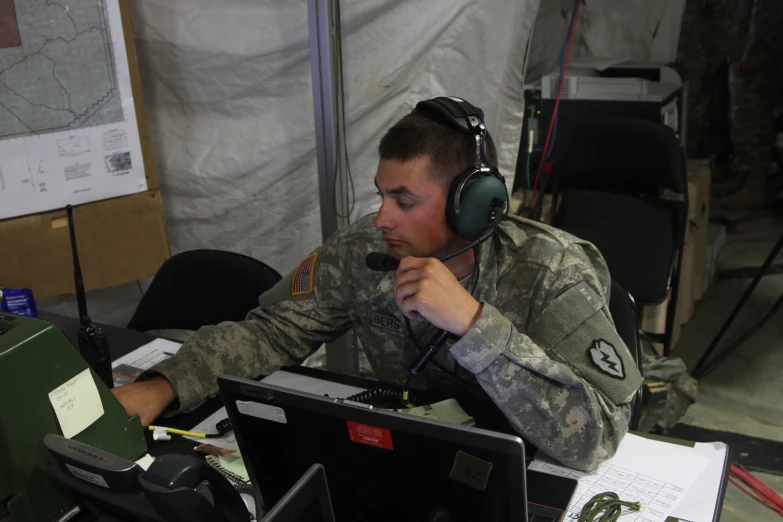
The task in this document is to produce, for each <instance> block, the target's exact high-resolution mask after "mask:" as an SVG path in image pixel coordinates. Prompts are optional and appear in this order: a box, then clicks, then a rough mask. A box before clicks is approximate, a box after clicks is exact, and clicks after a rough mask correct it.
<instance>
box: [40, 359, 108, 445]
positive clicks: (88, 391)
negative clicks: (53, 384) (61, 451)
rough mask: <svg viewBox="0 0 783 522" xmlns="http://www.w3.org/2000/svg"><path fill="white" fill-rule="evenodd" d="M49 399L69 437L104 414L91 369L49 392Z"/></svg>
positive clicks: (64, 432) (61, 426)
mask: <svg viewBox="0 0 783 522" xmlns="http://www.w3.org/2000/svg"><path fill="white" fill-rule="evenodd" d="M49 401H50V402H51V403H52V407H53V408H54V413H55V414H56V415H57V420H58V421H59V422H60V428H62V430H63V437H65V438H67V439H70V438H71V437H73V436H75V435H78V434H79V433H81V432H82V431H84V429H85V428H87V427H88V426H89V425H90V424H92V423H93V422H95V421H96V420H98V419H99V418H100V417H101V415H103V403H102V402H101V397H100V395H98V388H96V387H95V381H94V380H93V379H92V374H91V373H90V370H89V369H87V370H84V371H83V372H82V373H80V374H79V375H77V376H76V377H74V378H73V379H71V380H69V381H68V382H66V383H64V384H63V385H62V386H60V387H58V388H56V389H55V390H52V391H51V392H49Z"/></svg>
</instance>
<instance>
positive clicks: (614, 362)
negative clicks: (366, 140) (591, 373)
mask: <svg viewBox="0 0 783 522" xmlns="http://www.w3.org/2000/svg"><path fill="white" fill-rule="evenodd" d="M587 353H588V354H589V355H590V361H591V362H592V363H593V364H594V365H595V367H596V368H598V369H599V370H600V371H601V373H605V374H606V375H609V376H610V377H614V378H615V379H621V380H622V379H625V368H624V367H623V360H622V359H620V356H619V355H617V350H615V348H614V346H612V345H611V343H608V342H607V341H604V340H603V339H596V340H595V341H593V343H592V344H591V345H590V349H589V350H588V351H587Z"/></svg>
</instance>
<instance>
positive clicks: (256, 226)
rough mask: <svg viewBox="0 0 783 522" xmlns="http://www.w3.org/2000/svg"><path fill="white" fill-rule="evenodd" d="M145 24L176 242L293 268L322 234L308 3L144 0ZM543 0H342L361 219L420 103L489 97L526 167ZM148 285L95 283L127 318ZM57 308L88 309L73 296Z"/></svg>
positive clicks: (108, 312)
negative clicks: (377, 177)
mask: <svg viewBox="0 0 783 522" xmlns="http://www.w3.org/2000/svg"><path fill="white" fill-rule="evenodd" d="M132 7H133V15H134V19H133V22H134V27H135V38H136V45H137V51H138V55H139V63H140V68H141V74H142V80H143V83H144V95H145V102H146V105H147V111H148V115H149V124H150V133H151V137H152V143H153V151H154V156H155V160H156V164H157V168H158V173H159V182H160V186H161V193H162V199H163V205H164V210H165V217H166V227H167V232H168V235H169V238H170V241H171V247H172V252H173V253H176V252H180V251H184V250H190V249H194V248H217V249H226V250H232V251H236V252H241V253H244V254H247V255H251V256H253V257H256V258H258V259H261V260H263V261H265V262H267V263H268V264H270V265H271V266H273V267H275V268H276V269H277V270H278V271H280V272H281V273H286V272H288V271H290V270H291V269H292V268H293V267H294V266H295V265H296V263H297V262H298V260H299V259H301V258H302V257H304V256H306V255H307V254H308V253H309V252H310V251H311V250H312V249H314V248H315V247H317V246H318V245H319V244H321V233H320V231H321V227H320V221H319V220H320V213H319V196H318V184H317V179H318V178H317V172H316V158H315V140H314V132H315V131H314V128H315V126H314V121H313V103H312V87H311V80H310V62H309V60H310V54H309V41H308V26H307V22H308V20H307V3H306V2H305V1H304V0H300V1H285V2H280V1H274V0H224V1H222V2H214V1H212V2H210V1H207V0H187V1H185V0H134V2H132ZM537 10H538V0H427V1H424V0H417V1H408V2H399V1H396V0H344V1H342V2H341V14H342V36H343V44H342V48H343V74H344V85H345V107H346V121H347V122H348V125H347V144H348V152H349V157H350V161H351V173H352V177H353V181H354V186H355V205H354V210H353V212H352V219H355V218H357V217H359V216H361V215H364V214H366V213H368V212H372V211H373V210H376V209H377V207H378V205H379V200H378V199H377V197H376V196H375V187H374V184H373V177H374V174H375V169H376V167H377V152H376V149H377V143H378V141H379V140H380V138H381V136H382V134H383V132H384V131H385V129H386V128H388V127H389V126H390V125H391V124H392V123H393V122H394V121H395V120H397V119H399V118H400V117H402V116H403V115H404V114H405V113H407V112H408V111H410V110H411V109H412V108H413V107H414V105H415V103H416V102H417V101H419V100H421V99H425V98H428V97H432V96H438V95H444V94H447V95H455V96H462V97H464V98H466V99H468V100H470V101H471V102H472V103H474V104H476V105H478V106H480V107H482V108H483V109H484V111H485V114H486V120H487V124H488V127H489V130H490V132H491V133H492V134H493V137H494V138H495V141H496V143H497V144H498V149H499V150H498V153H499V159H500V168H501V171H502V172H505V173H508V176H507V178H508V183H509V186H510V185H511V183H512V182H513V179H512V178H513V172H514V169H515V163H516V153H517V149H518V144H519V139H520V132H521V122H522V111H523V106H522V90H523V89H522V85H523V81H524V71H525V64H526V59H527V53H528V47H529V41H530V37H531V33H532V26H533V22H534V20H535V19H536V14H537ZM141 286H142V285H141V284H140V285H125V286H124V287H118V288H114V289H105V290H99V291H94V292H91V293H90V296H89V299H90V301H91V302H90V307H91V311H92V314H93V316H94V318H95V319H96V320H103V321H106V322H109V323H113V324H120V325H122V324H124V323H125V322H126V321H127V319H128V317H129V316H130V314H131V313H132V311H133V308H134V307H135V303H136V302H137V301H138V299H139V297H140V295H141V291H140V287H141ZM42 308H44V309H48V310H52V311H59V312H64V313H69V314H72V313H73V312H75V306H74V305H73V304H72V300H71V299H70V298H69V297H63V298H55V299H53V300H50V301H49V302H47V303H42Z"/></svg>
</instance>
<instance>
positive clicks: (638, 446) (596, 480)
mask: <svg viewBox="0 0 783 522" xmlns="http://www.w3.org/2000/svg"><path fill="white" fill-rule="evenodd" d="M689 449H690V448H685V447H682V446H677V445H674V444H669V443H666V442H659V441H655V440H649V439H645V438H643V437H639V436H637V435H634V434H631V433H629V434H628V435H626V436H625V438H623V441H622V442H621V443H620V447H619V448H618V449H617V454H616V455H615V456H614V457H612V458H611V459H609V460H608V461H606V462H604V463H603V464H601V465H600V466H598V468H597V469H596V470H594V471H592V472H589V473H586V472H582V471H576V470H573V469H571V468H567V467H565V466H562V465H560V464H556V463H555V462H554V461H553V460H551V459H549V458H547V457H541V456H536V458H535V460H534V461H533V462H532V463H531V464H530V469H532V470H537V471H543V472H544V473H551V474H554V475H560V476H564V477H571V478H576V479H578V481H579V485H578V486H577V488H576V493H574V497H573V498H572V499H571V504H569V506H568V514H567V515H566V518H569V517H570V519H574V520H576V519H577V518H579V513H580V512H581V510H582V506H584V505H585V504H586V503H587V502H588V501H589V500H590V499H591V498H592V497H593V496H594V495H597V494H599V493H604V492H606V491H613V492H615V493H617V494H618V495H619V496H620V499H621V500H627V501H631V502H636V501H639V502H641V503H642V510H641V511H639V512H634V511H628V510H627V509H626V508H623V514H622V515H621V516H620V518H619V520H621V521H622V522H664V521H665V520H666V518H667V517H668V516H669V515H670V514H671V513H672V512H673V511H674V510H675V508H676V507H677V505H678V504H679V503H680V501H681V500H682V499H683V498H685V497H686V496H687V494H688V491H689V490H690V489H691V487H692V486H693V483H694V481H695V480H696V479H697V478H698V477H699V475H701V473H702V471H703V470H704V468H705V466H706V465H707V461H708V459H707V457H705V456H703V455H698V454H695V453H693V452H692V451H688V450H689Z"/></svg>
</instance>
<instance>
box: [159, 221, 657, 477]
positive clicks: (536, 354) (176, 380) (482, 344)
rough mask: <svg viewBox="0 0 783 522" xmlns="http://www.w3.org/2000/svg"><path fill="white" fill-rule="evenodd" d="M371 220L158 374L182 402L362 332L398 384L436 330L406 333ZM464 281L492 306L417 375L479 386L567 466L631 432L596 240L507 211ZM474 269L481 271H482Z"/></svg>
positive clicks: (630, 365)
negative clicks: (227, 378)
mask: <svg viewBox="0 0 783 522" xmlns="http://www.w3.org/2000/svg"><path fill="white" fill-rule="evenodd" d="M373 218H374V216H366V217H364V218H362V219H360V220H358V221H356V222H355V223H353V224H351V225H350V226H348V227H346V228H344V229H342V230H340V231H338V232H337V233H335V234H334V235H333V236H332V237H331V238H329V240H328V241H327V242H326V243H325V244H324V245H323V246H321V247H320V248H318V249H317V250H316V251H315V252H313V253H312V254H311V255H310V256H308V257H307V258H305V259H304V260H303V261H302V262H301V263H300V264H299V266H298V267H297V268H296V270H294V271H293V272H292V273H291V274H289V275H288V276H287V277H285V278H283V279H282V280H281V281H280V282H279V283H278V284H277V285H276V286H275V287H273V288H272V289H271V290H269V291H268V292H266V293H264V294H263V295H262V296H261V297H260V298H259V306H258V308H256V309H254V310H252V311H251V312H250V313H249V314H248V315H247V317H246V319H245V320H244V321H242V322H238V323H222V324H219V325H217V326H207V327H204V328H201V329H200V330H199V331H198V332H197V333H196V334H195V335H194V336H193V337H192V338H191V339H189V340H188V341H187V342H185V343H184V344H183V346H182V348H181V349H180V351H179V352H178V353H177V355H176V356H174V357H172V358H170V359H168V360H166V361H164V362H162V363H160V364H158V365H157V366H155V367H154V368H152V371H151V372H150V373H148V374H146V375H145V377H148V376H149V375H155V374H159V375H162V376H164V377H165V378H166V379H168V380H169V381H170V382H171V384H172V385H173V386H174V388H175V389H176V391H177V394H178V397H179V407H180V408H181V409H187V408H189V407H192V406H194V405H195V404H197V403H198V402H199V401H201V400H203V399H204V398H206V397H207V396H209V395H213V394H215V393H216V392H217V382H216V378H217V376H218V375H220V374H229V375H237V376H242V377H258V376H259V375H265V374H269V373H272V372H274V371H275V370H276V369H278V368H279V367H281V366H284V365H290V364H297V363H301V362H302V361H303V360H304V359H305V358H306V357H307V356H309V355H310V354H311V353H313V352H314V351H315V350H316V349H318V347H319V346H320V345H321V344H322V343H326V342H330V341H332V340H334V339H336V338H338V337H339V336H341V335H342V334H344V333H345V332H346V331H348V330H349V329H351V328H353V329H354V330H355V333H356V335H357V337H358V339H359V341H360V343H361V345H362V347H363V348H364V350H365V352H366V354H367V357H368V359H369V361H370V363H371V365H372V367H373V369H374V370H375V372H376V374H377V376H378V379H380V380H381V381H384V382H390V383H394V384H399V385H402V384H404V383H405V381H406V379H407V377H408V376H409V375H410V373H409V371H410V366H411V364H412V363H413V361H414V360H415V359H416V356H417V354H418V352H419V348H418V347H417V341H418V344H420V345H423V344H425V343H426V342H427V341H428V340H429V339H430V338H432V336H433V334H434V333H435V331H436V329H435V328H434V327H433V326H431V325H429V323H428V322H427V321H426V320H425V319H423V318H420V319H418V320H416V321H411V323H410V326H411V330H412V331H409V330H408V325H407V324H406V322H405V319H404V316H403V315H402V312H401V311H400V310H399V308H398V307H397V305H396V303H395V301H394V284H395V278H396V274H395V273H394V272H388V273H382V272H374V271H372V270H370V269H368V268H367V266H366V264H365V257H366V256H367V254H368V253H370V252H383V251H385V249H386V243H385V242H384V241H383V239H382V237H381V233H380V232H379V231H377V230H375V228H374V227H373ZM477 259H478V267H479V270H478V273H477V271H476V270H474V271H473V273H472V274H471V275H470V276H468V277H466V278H465V279H463V280H462V281H461V283H462V285H463V286H464V287H465V288H467V289H468V290H470V289H472V288H473V287H474V284H475V290H474V292H473V296H474V297H475V298H476V300H478V301H479V302H480V303H482V304H483V307H482V310H481V313H480V315H479V317H478V319H477V321H476V323H475V325H474V326H473V328H472V329H471V330H470V331H469V332H468V333H467V334H466V335H465V336H463V337H462V338H457V337H456V336H454V337H452V338H451V339H449V341H448V342H447V344H446V345H445V346H444V347H443V348H441V350H440V351H439V352H438V354H437V355H436V357H435V359H434V360H433V362H431V363H430V364H429V365H428V367H427V368H426V369H425V370H424V371H423V372H422V373H420V374H419V375H418V376H417V377H416V379H415V380H414V382H413V387H414V388H425V389H426V388H438V387H442V386H446V385H448V384H452V385H453V384H454V381H455V379H456V380H459V382H467V381H472V382H473V384H474V385H475V384H476V383H477V384H478V385H480V387H481V389H483V392H484V393H485V394H486V395H487V396H489V397H490V398H491V400H492V401H493V402H494V403H495V404H496V405H497V407H498V408H499V409H500V410H501V411H502V412H503V414H504V415H505V417H506V418H507V420H508V422H509V423H510V424H511V425H512V426H513V427H514V429H516V430H517V431H518V432H519V434H520V435H522V436H523V437H524V438H526V439H527V440H528V441H529V442H531V443H532V444H534V445H535V446H536V447H537V448H538V449H540V450H542V451H544V452H545V453H547V454H549V455H551V456H552V457H554V458H556V459H557V460H559V461H561V462H563V463H564V464H566V465H569V466H572V467H575V468H578V469H585V470H586V469H592V468H594V467H595V466H597V465H598V464H599V463H600V462H602V461H603V460H606V459H607V458H609V457H611V456H612V455H613V454H614V452H615V451H616V449H617V446H618V444H619V442H620V440H621V439H622V437H623V436H624V435H625V433H626V432H627V430H628V418H629V416H630V406H629V402H630V401H631V399H632V397H633V395H634V393H635V392H636V390H637V389H638V388H639V386H640V385H641V383H642V378H641V375H640V374H639V372H638V369H637V367H636V365H635V363H634V361H633V359H632V358H631V356H630V353H629V352H628V349H627V348H626V347H625V345H624V344H623V342H622V340H621V339H620V337H619V336H618V334H617V333H616V331H615V328H614V325H613V323H612V320H611V316H610V315H609V311H608V307H607V303H608V300H609V295H608V292H609V288H610V278H609V272H608V269H607V267H606V264H605V263H604V260H603V258H602V257H601V255H600V254H599V252H598V251H597V250H596V248H595V247H594V246H593V245H591V244H590V243H587V242H584V241H581V240H579V239H577V238H575V237H573V236H571V235H569V234H566V233H564V232H562V231H559V230H556V229H553V228H551V227H548V226H546V225H542V224H540V223H536V222H532V221H528V220H523V219H520V218H516V217H508V218H506V219H504V221H503V222H502V223H501V224H500V226H499V227H498V230H497V232H496V233H495V234H494V235H493V236H492V237H491V239H489V240H488V241H486V242H485V243H483V244H482V245H481V246H480V247H479V250H478V256H477ZM476 277H478V281H476Z"/></svg>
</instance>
